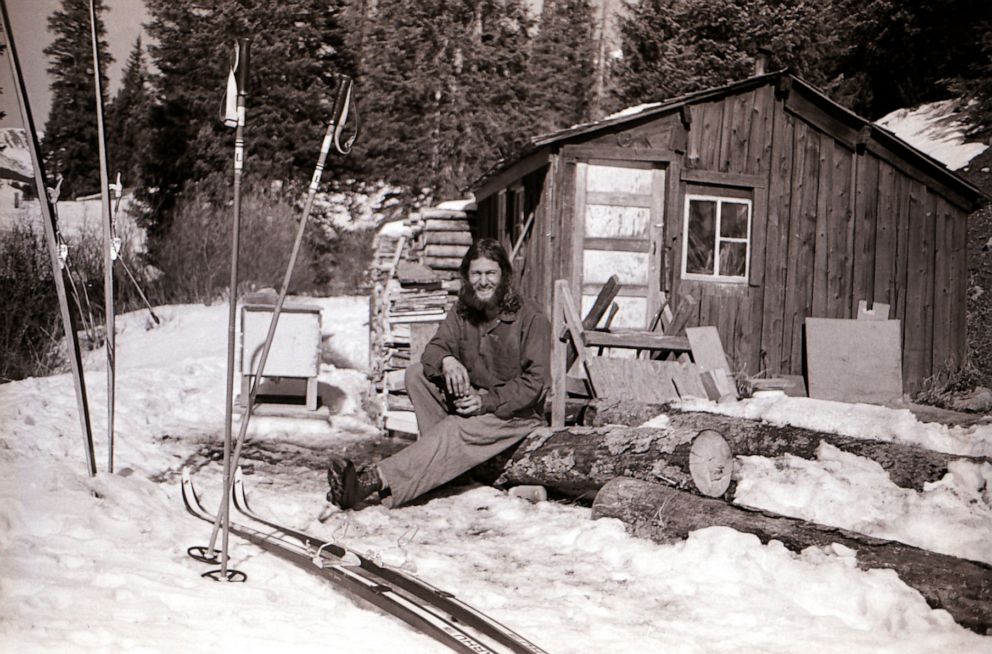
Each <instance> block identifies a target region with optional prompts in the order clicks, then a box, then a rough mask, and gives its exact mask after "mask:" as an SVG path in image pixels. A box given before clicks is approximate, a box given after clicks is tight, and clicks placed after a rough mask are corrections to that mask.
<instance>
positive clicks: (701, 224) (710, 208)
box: [685, 200, 716, 275]
mask: <svg viewBox="0 0 992 654" xmlns="http://www.w3.org/2000/svg"><path fill="white" fill-rule="evenodd" d="M715 230H716V202H714V201H713V200H689V242H688V244H687V249H686V257H685V271H686V272H689V273H702V274H704V275H705V274H709V275H712V274H713V249H714V248H715V247H716V231H715Z"/></svg>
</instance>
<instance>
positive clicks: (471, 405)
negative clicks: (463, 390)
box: [455, 391, 482, 418]
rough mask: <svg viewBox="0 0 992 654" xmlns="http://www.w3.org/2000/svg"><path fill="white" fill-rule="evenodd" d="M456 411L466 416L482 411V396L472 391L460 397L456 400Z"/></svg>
mask: <svg viewBox="0 0 992 654" xmlns="http://www.w3.org/2000/svg"><path fill="white" fill-rule="evenodd" d="M455 411H457V412H458V415H460V416H463V417H466V418H467V417H468V416H474V415H478V414H480V413H482V396H481V395H480V394H479V393H476V392H475V391H472V392H470V393H469V394H468V395H464V396H462V397H459V398H458V399H456V400H455Z"/></svg>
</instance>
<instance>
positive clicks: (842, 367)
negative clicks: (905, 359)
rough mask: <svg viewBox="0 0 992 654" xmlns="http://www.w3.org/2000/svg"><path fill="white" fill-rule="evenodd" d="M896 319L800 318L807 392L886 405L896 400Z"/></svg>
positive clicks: (899, 391) (898, 388)
mask: <svg viewBox="0 0 992 654" xmlns="http://www.w3.org/2000/svg"><path fill="white" fill-rule="evenodd" d="M900 336H901V327H900V321H898V320H844V319H837V318H806V362H807V368H808V375H807V377H808V382H809V396H810V397H813V398H817V399H821V400H836V401H839V402H864V403H867V404H886V403H889V402H894V401H897V400H900V399H902V348H901V346H900Z"/></svg>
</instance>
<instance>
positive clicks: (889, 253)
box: [872, 157, 899, 318]
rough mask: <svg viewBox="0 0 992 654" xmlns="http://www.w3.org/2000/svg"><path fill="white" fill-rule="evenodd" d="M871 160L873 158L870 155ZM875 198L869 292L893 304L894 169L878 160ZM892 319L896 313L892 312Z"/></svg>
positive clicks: (896, 207)
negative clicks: (875, 207) (873, 249)
mask: <svg viewBox="0 0 992 654" xmlns="http://www.w3.org/2000/svg"><path fill="white" fill-rule="evenodd" d="M872 159H874V157H872ZM875 161H876V162H878V201H877V206H878V209H877V212H878V213H877V219H876V227H875V270H874V280H875V281H874V289H873V291H874V292H873V295H874V299H875V301H876V302H882V303H885V304H888V305H889V306H890V307H891V308H892V309H894V308H895V306H896V292H895V279H896V266H897V264H896V256H897V254H898V251H897V243H898V238H899V235H898V228H899V205H898V198H897V197H896V193H897V190H898V188H897V186H898V185H897V182H896V171H895V169H894V168H893V167H892V166H890V165H888V164H886V163H882V162H880V161H878V160H877V159H875ZM891 315H892V317H893V318H895V317H897V316H898V314H897V313H895V312H894V311H893V313H892V314H891Z"/></svg>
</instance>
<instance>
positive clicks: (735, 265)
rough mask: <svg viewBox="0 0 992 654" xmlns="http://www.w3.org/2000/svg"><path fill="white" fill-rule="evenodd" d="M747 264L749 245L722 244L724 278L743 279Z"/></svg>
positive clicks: (721, 271) (721, 262)
mask: <svg viewBox="0 0 992 654" xmlns="http://www.w3.org/2000/svg"><path fill="white" fill-rule="evenodd" d="M746 263H747V243H733V242H731V243H726V242H725V243H721V244H720V274H721V275H722V276H724V277H743V276H744V271H745V266H746Z"/></svg>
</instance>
